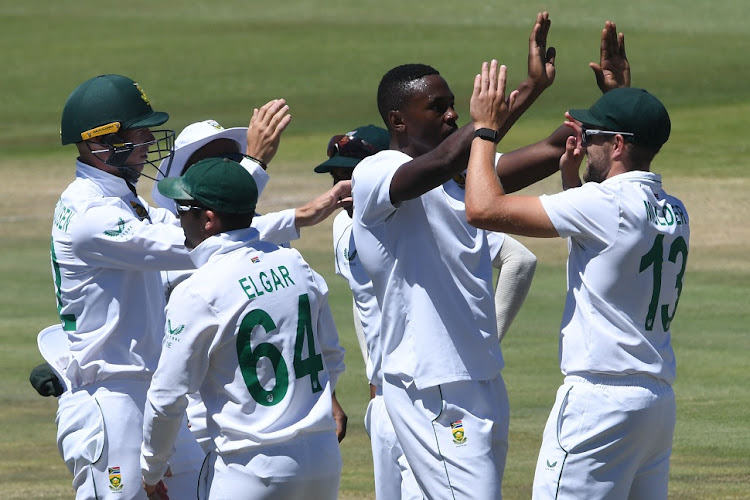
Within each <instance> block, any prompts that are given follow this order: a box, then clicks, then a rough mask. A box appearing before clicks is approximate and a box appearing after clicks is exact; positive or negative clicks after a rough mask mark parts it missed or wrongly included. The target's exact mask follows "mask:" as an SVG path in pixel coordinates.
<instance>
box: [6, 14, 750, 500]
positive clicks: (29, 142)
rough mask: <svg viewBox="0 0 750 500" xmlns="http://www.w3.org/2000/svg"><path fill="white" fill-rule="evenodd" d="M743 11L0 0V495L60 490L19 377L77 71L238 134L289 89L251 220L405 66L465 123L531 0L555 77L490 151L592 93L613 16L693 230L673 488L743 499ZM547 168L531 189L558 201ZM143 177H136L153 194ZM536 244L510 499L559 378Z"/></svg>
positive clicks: (747, 462) (63, 162)
mask: <svg viewBox="0 0 750 500" xmlns="http://www.w3.org/2000/svg"><path fill="white" fill-rule="evenodd" d="M745 8H746V5H745V2H742V1H740V0H719V1H714V2H711V3H707V2H704V1H698V0H687V1H677V0H666V1H662V2H658V3H656V2H648V1H646V0H633V1H630V2H627V3H625V2H620V3H617V4H614V3H613V2H596V3H595V2H580V1H573V0H560V1H547V2H538V3H534V2H517V3H514V4H510V3H509V2H499V1H486V2H481V3H480V2H456V1H449V0H435V1H430V2H425V1H413V2H402V1H398V0H382V1H379V2H347V1H342V0H333V1H325V2H323V1H300V0H295V1H287V2H270V1H239V0H228V1H223V2H221V3H218V2H208V1H205V0H201V1H190V2H181V3H179V4H178V3H175V2H146V1H143V0H138V1H131V2H128V4H127V5H121V6H118V5H108V4H103V3H101V2H94V1H91V0H81V1H79V2H47V1H42V0H27V1H26V2H15V3H12V2H10V1H8V0H0V53H1V54H2V62H3V63H4V64H3V65H4V75H3V77H2V78H1V79H0V118H1V119H0V173H2V174H3V181H2V183H0V251H1V252H2V255H3V258H2V259H0V273H1V275H2V286H1V287H0V318H2V321H1V322H0V376H1V377H2V378H3V380H4V381H5V385H4V387H3V389H2V391H0V428H2V429H4V432H3V433H2V434H0V485H2V486H0V490H1V491H2V492H3V497H4V498H19V499H20V498H24V499H27V498H39V499H48V498H72V496H73V494H72V490H71V488H70V481H71V478H70V476H69V473H68V472H67V469H66V468H65V466H64V465H63V463H62V460H61V459H60V457H59V455H58V453H57V451H56V449H55V425H54V412H55V408H56V403H55V401H53V400H50V399H43V398H40V397H39V396H37V395H36V393H35V392H34V391H33V389H32V388H31V387H30V385H29V384H28V382H27V377H28V372H29V370H30V369H31V367H33V366H34V365H36V364H38V363H39V362H40V361H41V359H40V356H39V354H38V352H37V349H36V341H35V337H36V333H37V332H38V331H39V330H40V329H41V328H43V327H44V326H47V325H49V324H52V323H54V322H55V321H56V320H57V318H56V314H55V308H54V300H53V291H52V283H51V280H50V270H49V256H48V246H49V229H50V218H51V214H52V210H53V207H54V204H55V201H56V199H57V197H58V196H59V193H60V192H61V191H62V190H63V189H64V188H65V186H66V185H67V184H68V183H69V182H70V181H71V180H72V178H73V158H74V155H75V153H74V148H72V147H61V146H60V145H59V135H58V132H59V119H60V113H61V111H62V107H63V104H64V102H65V99H66V98H67V96H68V94H69V93H70V92H71V91H72V90H73V89H74V88H75V87H76V86H77V85H78V84H79V83H81V82H82V81H84V80H86V79H88V78H90V77H93V76H96V75H98V74H102V73H109V72H111V73H120V74H124V75H127V76H130V77H131V78H133V79H134V80H136V81H138V82H139V83H140V84H141V85H142V86H143V88H144V89H145V91H146V92H147V94H148V96H149V98H150V100H151V102H152V104H153V105H154V108H155V109H157V110H165V111H167V112H169V113H170V115H171V119H170V121H169V122H168V123H167V125H168V126H170V127H171V128H174V129H175V130H176V131H177V132H179V131H180V130H181V129H182V128H183V127H184V126H185V125H187V124H189V123H192V122H194V121H197V120H203V119H208V118H214V119H216V120H218V121H219V122H220V123H222V124H223V125H224V126H227V127H229V126H244V125H246V124H247V122H248V120H249V117H250V114H251V112H252V108H253V107H257V106H260V105H262V104H263V103H264V102H266V101H267V100H269V99H272V98H277V97H284V98H285V99H287V101H288V103H289V105H290V106H291V114H292V116H293V121H292V124H291V125H290V127H289V128H288V130H287V131H286V132H285V134H284V137H283V139H282V145H281V149H280V151H279V154H278V155H277V158H276V159H275V160H274V162H273V164H272V166H271V169H270V173H271V176H272V180H271V183H270V184H269V188H268V190H267V191H266V193H265V194H264V198H263V199H262V200H261V204H260V208H261V210H262V211H266V212H267V211H271V210H277V209H283V208H288V207H290V206H294V205H296V204H300V203H302V202H304V201H306V200H307V199H309V198H311V197H312V196H314V195H316V194H317V193H319V192H322V191H323V190H324V189H326V188H327V187H328V186H329V184H330V180H329V178H328V177H327V176H322V175H313V174H312V167H313V166H314V165H316V164H317V163H318V162H320V161H321V160H322V159H324V157H325V146H326V144H327V142H328V139H329V138H330V136H331V135H334V134H337V133H343V132H345V131H347V130H351V129H352V128H354V127H356V126H358V125H362V124H366V123H375V124H380V118H379V116H378V114H377V111H376V106H375V92H376V88H377V84H378V82H379V80H380V77H381V76H382V75H383V73H385V72H386V71H387V70H388V69H390V68H391V67H393V66H395V65H398V64H402V63H405V62H423V63H427V64H431V65H433V66H435V67H436V68H437V69H438V70H440V72H441V73H442V74H443V76H444V77H445V78H446V80H447V81H448V82H449V84H450V85H451V88H452V90H453V91H454V93H455V94H456V103H457V110H458V112H459V114H460V115H461V118H460V119H459V122H460V123H465V121H466V120H467V119H468V102H469V96H470V89H471V84H472V81H473V76H474V74H475V73H476V72H477V70H478V68H479V65H480V64H481V62H482V61H483V60H488V59H490V58H493V57H495V58H497V59H499V60H500V61H501V62H502V63H504V64H507V65H508V67H509V80H510V83H511V85H513V84H515V83H517V82H519V81H520V80H521V79H522V78H523V77H524V76H525V66H526V55H527V40H528V35H529V31H530V29H531V25H532V23H533V20H534V16H535V14H536V12H538V11H540V10H545V9H546V10H549V12H550V18H551V19H552V29H551V32H550V40H549V44H550V45H554V46H555V47H557V51H558V55H557V64H556V65H557V78H556V82H555V84H554V85H553V86H552V87H551V88H550V89H549V90H548V91H547V92H546V93H545V94H544V95H543V96H542V97H541V98H540V99H539V101H538V102H537V103H536V104H535V106H534V107H533V108H532V109H531V110H530V111H529V112H528V113H527V115H526V116H525V117H523V118H522V119H521V120H520V121H519V123H517V124H516V126H515V127H514V129H513V130H512V131H511V132H510V134H509V135H508V136H507V137H506V139H505V140H504V141H503V143H502V144H501V146H500V148H501V150H509V149H512V148H514V147H518V146H521V145H525V144H527V143H529V142H531V141H535V140H538V139H540V138H542V137H544V136H545V135H546V134H547V133H548V132H549V131H551V130H552V129H554V128H555V127H556V126H557V125H558V124H559V123H560V122H561V120H562V118H563V113H564V111H565V110H566V109H568V108H572V107H587V106H588V105H590V104H591V102H593V100H594V99H595V98H596V97H597V91H596V88H595V85H594V79H593V75H592V73H591V70H589V69H588V67H587V64H588V62H589V61H595V60H598V44H599V33H600V30H601V28H602V26H603V24H604V21H605V20H607V19H610V20H614V21H616V22H617V26H618V29H619V30H620V31H623V32H625V34H626V46H627V52H628V57H629V59H630V61H631V64H632V67H633V84H634V85H635V86H642V87H646V88H648V89H649V90H650V91H652V92H653V93H654V94H656V95H657V96H658V97H660V98H661V99H662V101H663V102H664V103H665V104H666V106H667V108H668V109H669V111H670V114H671V117H672V125H673V131H672V137H671V139H670V141H669V142H668V143H667V145H666V146H665V147H664V149H663V151H662V153H660V155H659V156H658V157H657V160H656V163H655V170H656V171H658V172H660V173H663V174H664V175H665V186H666V188H667V190H668V191H670V192H673V193H674V194H677V195H678V196H680V197H682V198H683V199H684V200H685V202H686V204H687V207H688V210H689V212H690V217H691V227H692V231H693V236H692V240H691V252H690V259H689V264H688V274H687V277H686V286H685V291H684V293H683V296H682V299H681V301H680V314H679V315H678V316H677V319H676V320H675V322H674V324H673V331H674V344H675V350H676V353H677V359H678V380H677V384H676V391H677V398H678V422H677V430H676V433H675V447H674V453H673V460H672V469H671V482H670V497H672V498H680V499H683V498H696V499H698V498H750V493H748V491H750V475H749V474H748V472H747V471H748V468H749V467H750V458H748V457H750V431H749V430H748V425H747V421H748V420H747V417H748V413H747V403H748V400H749V399H750V391H749V390H748V389H747V387H746V385H747V384H746V383H745V381H744V374H745V372H746V367H747V353H748V352H749V351H750V337H749V336H748V334H747V323H748V319H749V318H748V316H749V315H748V308H747V303H748V300H747V299H748V293H747V290H748V284H750V279H749V278H750V269H749V267H748V259H747V247H748V245H749V244H750V225H748V223H747V221H748V217H750V208H749V205H748V202H747V201H746V194H745V193H746V192H747V190H748V188H749V187H750V185H749V184H750V183H749V182H748V176H747V174H746V173H745V168H746V163H747V152H748V142H749V141H748V139H747V137H746V129H747V124H748V119H747V116H748V114H749V113H748V112H750V97H748V92H747V88H748V87H747V82H748V81H750V66H749V65H747V64H745V63H744V62H743V57H744V54H747V53H748V49H750V34H749V33H748V30H747V19H746V16H745V15H744V14H743V12H744V11H745ZM558 186H559V185H558V182H557V179H552V178H551V179H549V180H547V181H544V182H542V183H540V184H539V185H538V186H534V187H532V188H529V190H528V192H531V193H542V192H556V191H557V190H558V189H559V187H558ZM150 187H151V186H150V184H149V182H148V181H144V182H143V183H142V184H141V185H140V186H139V190H140V192H141V193H143V194H144V195H145V196H146V197H147V198H149V196H150ZM330 230H331V226H330V220H329V221H326V222H325V223H324V224H322V225H321V226H319V227H316V228H310V229H308V230H306V231H304V232H303V236H302V238H301V240H300V241H298V242H296V243H295V247H297V248H299V249H300V250H301V251H302V253H303V255H304V256H305V257H306V258H307V259H308V261H309V262H310V263H311V264H312V265H313V267H315V268H316V269H317V270H319V271H320V272H321V273H322V274H323V275H324V276H325V277H326V279H327V281H328V283H329V286H330V288H331V293H330V298H331V304H332V307H333V310H334V315H335V317H336V320H337V324H338V326H339V329H340V333H341V337H342V341H343V343H344V344H345V346H346V347H347V348H348V353H347V358H346V362H347V366H348V370H347V373H346V374H345V375H344V377H342V379H341V382H340V385H339V388H338V390H337V394H338V396H339V400H340V401H341V402H342V404H343V405H344V407H345V409H346V410H347V412H348V413H349V416H350V420H349V425H350V431H349V433H348V435H347V438H346V440H345V441H344V442H343V443H342V453H343V455H344V472H343V476H342V483H341V498H372V497H373V493H372V491H373V486H372V469H371V467H372V464H371V459H370V456H369V441H368V438H367V436H366V434H365V433H364V429H363V426H362V416H363V413H364V409H365V405H366V399H367V389H366V381H365V379H364V370H363V367H362V360H361V359H360V356H359V352H358V349H357V347H356V341H355V340H354V335H353V331H352V328H351V309H350V307H351V302H350V300H351V299H350V297H351V295H350V294H349V292H348V289H347V287H346V284H345V283H344V281H343V280H342V279H340V278H339V277H336V276H335V275H334V274H333V265H332V252H331V242H330V234H331V233H330ZM523 241H524V243H526V244H527V246H529V248H531V249H532V250H533V251H534V252H535V253H536V254H537V256H538V257H539V261H540V264H539V267H538V270H537V274H536V277H535V280H534V284H533V286H532V289H531V292H530V294H529V298H528V300H527V303H526V304H525V306H524V308H523V310H522V311H521V313H520V315H519V317H518V318H517V320H516V322H515V324H514V326H513V328H512V330H511V332H510V334H509V336H508V337H507V339H506V340H505V341H504V343H503V350H504V353H505V357H506V364H507V367H506V370H505V371H504V374H505V378H506V383H507V386H508V390H509V395H510V398H511V408H512V412H511V435H510V438H511V448H510V452H509V457H508V465H507V468H506V477H505V481H504V484H503V491H504V494H505V497H506V498H509V499H515V498H528V497H529V496H530V486H531V481H532V478H533V468H534V461H535V459H536V454H537V450H538V446H539V442H540V440H541V433H542V429H543V425H544V421H545V419H546V416H547V414H548V412H549V408H550V407H551V405H552V403H553V401H554V394H555V390H556V388H557V386H558V385H559V383H560V381H561V378H562V377H561V375H560V373H559V367H558V365H557V328H558V325H559V319H560V314H561V312H562V304H563V299H564V290H565V271H564V262H565V254H566V251H565V242H564V241H539V240H527V239H523Z"/></svg>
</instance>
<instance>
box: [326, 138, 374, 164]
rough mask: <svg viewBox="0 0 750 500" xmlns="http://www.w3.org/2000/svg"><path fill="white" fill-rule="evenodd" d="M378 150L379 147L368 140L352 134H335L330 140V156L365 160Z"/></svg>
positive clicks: (328, 151)
mask: <svg viewBox="0 0 750 500" xmlns="http://www.w3.org/2000/svg"><path fill="white" fill-rule="evenodd" d="M377 152H378V149H377V148H376V147H375V146H373V145H372V144H370V143H369V142H367V141H364V140H362V139H359V138H358V137H353V136H351V135H334V136H333V137H331V140H330V141H328V150H327V154H328V157H329V158H331V157H332V156H335V155H339V156H347V157H349V158H359V159H360V160H363V159H365V158H367V157H368V156H370V155H373V154H375V153H377Z"/></svg>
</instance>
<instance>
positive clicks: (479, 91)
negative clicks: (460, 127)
mask: <svg viewBox="0 0 750 500" xmlns="http://www.w3.org/2000/svg"><path fill="white" fill-rule="evenodd" d="M553 72H554V71H553ZM506 78H507V68H506V67H505V65H502V66H499V67H498V62H497V60H495V59H493V60H492V61H491V62H490V63H487V62H484V63H482V72H481V73H480V74H478V75H477V76H476V77H475V78H474V90H473V91H472V93H471V103H470V108H469V109H470V112H471V119H472V121H473V122H474V128H475V129H479V128H489V129H492V130H499V129H500V128H501V127H502V126H503V124H504V123H505V120H506V119H507V118H508V115H509V114H510V112H511V110H512V109H513V105H514V103H515V101H516V97H517V96H518V91H517V90H514V91H513V92H511V94H510V96H508V98H507V99H506V98H505V84H506Z"/></svg>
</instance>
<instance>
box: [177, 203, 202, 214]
mask: <svg viewBox="0 0 750 500" xmlns="http://www.w3.org/2000/svg"><path fill="white" fill-rule="evenodd" d="M174 204H175V207H176V208H177V215H181V214H186V213H188V212H190V211H191V210H205V208H204V207H199V206H198V205H191V204H190V202H189V201H176V200H175V202H174Z"/></svg>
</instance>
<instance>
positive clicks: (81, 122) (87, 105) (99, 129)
mask: <svg viewBox="0 0 750 500" xmlns="http://www.w3.org/2000/svg"><path fill="white" fill-rule="evenodd" d="M168 119H169V115H168V114H167V113H164V112H161V111H154V110H153V108H152V107H151V102H150V101H149V99H148V96H147V95H146V93H145V92H144V91H143V88H142V87H141V86H140V85H139V84H138V83H136V82H134V81H133V80H131V79H130V78H128V77H126V76H121V75H99V76H97V77H94V78H91V79H90V80H86V81H85V82H83V83H82V84H81V85H79V86H78V87H77V88H76V89H75V90H74V91H73V92H72V93H71V94H70V96H68V100H67V101H66V102H65V107H64V108H63V113H62V121H61V123H60V138H61V140H62V143H63V144H72V143H74V142H80V141H83V140H86V139H91V138H93V137H98V136H101V135H105V134H110V133H116V132H117V131H118V130H127V129H133V128H147V127H155V126H157V125H161V124H163V123H165V122H166V121H167V120H168Z"/></svg>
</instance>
